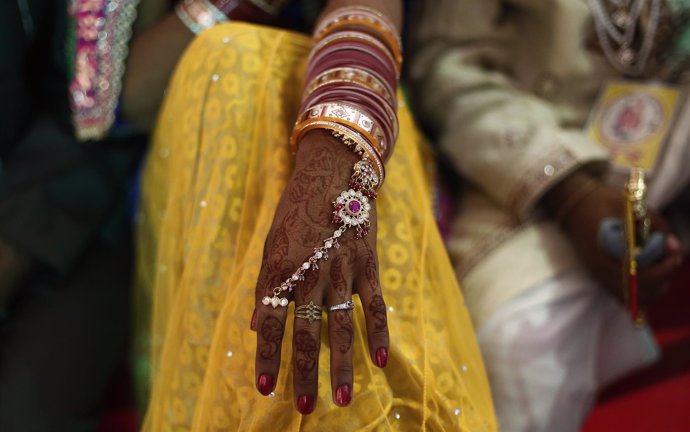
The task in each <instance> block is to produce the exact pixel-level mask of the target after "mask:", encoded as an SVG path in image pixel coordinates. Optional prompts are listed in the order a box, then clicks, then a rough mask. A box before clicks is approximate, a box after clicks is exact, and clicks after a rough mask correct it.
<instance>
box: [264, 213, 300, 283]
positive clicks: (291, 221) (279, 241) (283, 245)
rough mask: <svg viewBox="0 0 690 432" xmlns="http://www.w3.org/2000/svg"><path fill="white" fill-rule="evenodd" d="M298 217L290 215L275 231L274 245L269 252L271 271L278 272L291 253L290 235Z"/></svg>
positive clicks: (268, 262) (293, 214)
mask: <svg viewBox="0 0 690 432" xmlns="http://www.w3.org/2000/svg"><path fill="white" fill-rule="evenodd" d="M297 219H298V218H297V215H296V214H295V213H290V214H288V215H287V216H285V218H283V221H282V222H281V223H280V225H279V226H278V229H276V230H275V233H274V237H273V243H272V244H271V245H270V248H271V250H270V251H268V253H269V255H268V256H269V258H268V261H267V264H268V268H269V270H276V269H279V268H281V266H282V264H283V262H284V261H285V258H287V256H288V252H289V251H290V237H289V233H290V232H291V231H292V230H293V229H294V227H295V225H296V223H297Z"/></svg>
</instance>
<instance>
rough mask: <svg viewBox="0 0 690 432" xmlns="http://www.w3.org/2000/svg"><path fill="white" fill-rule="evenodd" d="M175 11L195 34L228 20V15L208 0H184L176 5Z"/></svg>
mask: <svg viewBox="0 0 690 432" xmlns="http://www.w3.org/2000/svg"><path fill="white" fill-rule="evenodd" d="M175 13H176V14H177V17H178V18H179V19H180V21H182V23H183V24H184V25H185V26H186V27H187V28H188V29H189V30H190V31H191V32H192V33H194V34H195V35H196V34H199V33H201V32H202V31H204V30H206V29H208V28H211V27H213V26H214V25H216V24H218V23H222V22H226V21H227V20H228V17H226V16H225V14H224V13H223V12H222V11H221V10H220V9H218V8H217V7H215V6H214V5H213V4H211V3H210V2H209V1H208V0H182V1H180V2H178V3H177V4H176V5H175Z"/></svg>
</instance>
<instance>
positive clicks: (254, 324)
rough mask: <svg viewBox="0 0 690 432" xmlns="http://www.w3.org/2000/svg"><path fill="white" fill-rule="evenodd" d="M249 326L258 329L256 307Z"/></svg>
mask: <svg viewBox="0 0 690 432" xmlns="http://www.w3.org/2000/svg"><path fill="white" fill-rule="evenodd" d="M249 328H250V329H252V330H254V331H256V309H254V313H253V314H252V322H251V324H249Z"/></svg>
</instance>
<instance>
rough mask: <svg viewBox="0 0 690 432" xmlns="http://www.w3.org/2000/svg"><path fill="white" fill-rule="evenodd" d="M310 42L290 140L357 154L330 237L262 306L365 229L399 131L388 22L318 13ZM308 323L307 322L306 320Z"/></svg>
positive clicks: (366, 15)
mask: <svg viewBox="0 0 690 432" xmlns="http://www.w3.org/2000/svg"><path fill="white" fill-rule="evenodd" d="M314 42H315V46H314V48H313V49H312V52H311V54H310V56H309V59H308V62H307V81H306V82H307V84H306V86H305V90H304V96H303V102H302V106H301V108H300V114H299V115H298V118H297V121H296V123H295V128H294V130H293V132H292V135H291V137H290V144H291V146H292V149H293V151H296V150H297V145H298V143H299V142H300V140H301V138H302V137H303V136H304V135H305V134H306V133H307V132H309V131H311V130H314V129H325V130H328V131H330V133H331V134H332V135H333V137H335V138H337V139H338V140H340V141H341V142H342V143H343V144H345V145H347V146H348V147H349V148H350V149H351V150H352V151H353V152H355V153H356V154H357V155H359V156H360V157H361V160H359V161H358V162H357V163H355V165H354V167H353V171H354V172H353V174H352V177H351V178H350V183H349V185H348V186H349V189H348V190H345V191H343V192H342V193H341V194H340V195H338V196H337V197H336V199H335V200H334V201H333V220H332V223H333V224H334V225H335V226H336V227H337V228H336V229H335V231H334V232H333V235H331V236H330V237H328V238H327V239H325V240H324V241H323V243H322V244H321V245H320V246H318V247H316V248H315V249H314V251H313V253H312V254H311V256H310V257H309V258H308V259H307V260H306V261H305V262H304V263H303V264H302V265H301V266H300V267H299V268H298V269H297V270H296V271H295V272H294V273H293V274H292V275H291V276H290V277H289V278H288V279H286V280H285V281H284V282H283V283H281V284H280V286H277V287H275V288H273V296H266V297H264V298H263V299H262V303H263V304H264V305H266V306H272V307H273V308H277V307H279V306H280V307H287V305H288V304H289V299H288V298H287V297H281V296H283V295H286V294H289V293H291V292H292V290H293V289H294V288H295V287H296V286H297V283H298V282H300V281H302V280H304V274H305V273H306V272H307V271H308V270H310V269H311V270H316V269H318V267H319V262H320V261H321V260H327V259H328V252H329V250H330V249H331V248H337V247H339V241H340V240H341V238H342V236H343V235H344V234H345V233H346V231H348V230H349V229H353V230H354V231H355V238H357V239H361V238H363V237H364V236H366V235H367V234H368V232H369V223H370V222H369V214H370V211H371V209H372V204H371V203H372V201H373V200H374V199H376V191H377V190H378V189H379V188H380V187H381V185H382V184H383V180H384V178H385V169H384V161H386V160H388V158H389V157H390V155H391V153H392V151H393V147H394V144H395V140H396V139H397V136H398V118H397V108H398V105H397V104H398V102H397V94H396V90H397V87H398V78H399V75H400V69H401V66H402V47H401V43H400V38H399V36H398V33H397V31H396V29H395V26H394V25H393V24H392V23H391V22H390V21H389V20H388V19H387V18H386V17H384V16H383V15H382V14H380V13H379V12H377V11H376V10H374V9H371V8H367V7H362V6H354V7H344V8H341V9H337V10H335V11H333V12H331V13H330V14H329V15H327V16H325V17H324V18H323V19H322V20H321V22H320V24H319V25H318V26H317V27H316V30H315V31H314ZM310 322H311V321H310Z"/></svg>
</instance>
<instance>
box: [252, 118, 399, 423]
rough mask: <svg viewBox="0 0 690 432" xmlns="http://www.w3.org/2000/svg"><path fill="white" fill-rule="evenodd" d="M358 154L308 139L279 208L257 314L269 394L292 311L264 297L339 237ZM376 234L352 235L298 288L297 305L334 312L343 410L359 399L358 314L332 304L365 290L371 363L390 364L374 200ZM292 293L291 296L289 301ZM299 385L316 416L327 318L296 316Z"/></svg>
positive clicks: (261, 368)
mask: <svg viewBox="0 0 690 432" xmlns="http://www.w3.org/2000/svg"><path fill="white" fill-rule="evenodd" d="M357 160H358V156H357V155H355V154H354V153H353V152H352V151H351V150H349V149H348V148H347V147H346V146H345V145H344V144H343V143H342V142H340V141H338V140H337V139H335V138H333V137H332V136H331V135H330V134H329V133H327V132H325V131H322V130H316V131H312V132H309V133H308V134H307V135H305V136H304V138H303V139H302V141H301V143H300V145H299V150H298V152H297V158H296V162H295V170H294V173H293V175H292V177H291V179H290V181H289V182H288V185H287V187H286V189H285V192H284V193H283V196H282V198H281V200H280V203H279V204H278V208H277V210H276V214H275V217H274V220H273V226H272V227H271V229H270V231H269V234H268V237H267V239H266V244H265V246H264V254H263V262H262V266H261V272H260V274H259V281H258V284H257V288H256V311H255V314H256V315H255V317H254V318H253V319H252V327H253V328H254V329H255V330H257V350H256V370H255V373H256V386H257V388H258V390H259V392H261V393H262V394H264V395H268V394H269V393H270V392H272V391H273V389H274V387H275V384H276V378H277V377H278V373H279V369H280V357H281V343H282V339H283V334H284V331H285V324H286V318H287V310H288V309H287V308H285V307H280V306H279V307H276V308H274V307H272V306H270V305H269V306H265V305H264V304H263V303H262V299H263V298H264V297H265V296H272V295H273V289H274V288H275V287H277V286H280V284H281V282H283V281H285V280H286V279H288V278H290V276H291V275H292V274H293V273H294V272H295V270H297V268H298V267H299V266H301V265H302V263H304V262H305V261H306V260H307V259H308V258H309V257H310V256H312V254H313V253H314V249H315V248H316V247H319V246H321V245H322V244H323V241H324V239H326V238H329V237H331V236H332V235H333V232H334V231H335V230H336V229H337V226H335V225H333V223H332V219H333V201H334V200H335V198H337V197H338V195H340V193H341V192H342V191H344V190H347V189H348V188H349V186H348V184H349V180H350V176H351V175H352V169H353V165H354V164H355V162H357ZM369 213H370V216H369V220H370V223H371V226H370V232H369V235H368V236H366V237H364V238H363V239H356V238H355V235H354V234H355V230H354V229H350V230H348V231H346V233H345V234H344V235H343V237H342V238H341V239H340V247H339V248H337V249H336V248H333V249H330V251H329V259H328V260H320V261H319V262H318V268H317V269H314V266H313V265H312V266H311V268H310V269H309V270H307V271H306V273H305V274H304V280H302V281H299V282H297V283H296V287H295V288H294V290H293V293H292V299H294V301H295V305H296V306H301V305H305V304H309V302H314V304H315V305H319V306H323V311H324V312H323V313H324V314H326V313H328V315H329V316H328V336H329V339H330V346H331V387H332V390H333V400H334V401H335V403H336V404H337V405H339V406H345V405H348V404H349V403H350V401H351V399H352V389H353V365H352V342H353V338H354V321H353V319H352V311H351V310H340V311H335V312H326V310H327V308H328V306H332V305H334V304H339V303H344V302H346V301H347V300H350V299H351V298H352V295H353V294H354V293H357V294H358V295H359V297H360V299H361V301H362V304H363V305H364V309H365V310H364V315H365V317H366V326H367V334H368V343H369V351H370V355H371V359H372V361H373V362H374V364H376V365H377V366H379V367H384V366H385V365H386V363H387V361H388V326H387V321H386V305H385V303H384V301H383V297H382V293H381V286H380V284H379V276H378V261H377V257H376V205H375V202H371V210H370V211H369ZM286 295H288V293H287V292H284V293H283V296H286ZM293 330H294V331H293V342H292V343H293V367H294V372H295V373H294V388H295V399H296V402H295V403H296V406H297V410H298V411H299V412H300V413H302V414H309V413H311V412H312V411H313V410H314V408H315V403H316V396H317V381H318V358H319V349H320V345H321V342H320V341H321V338H320V333H321V321H313V322H311V323H310V322H309V321H308V320H306V319H302V318H294V329H293Z"/></svg>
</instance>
